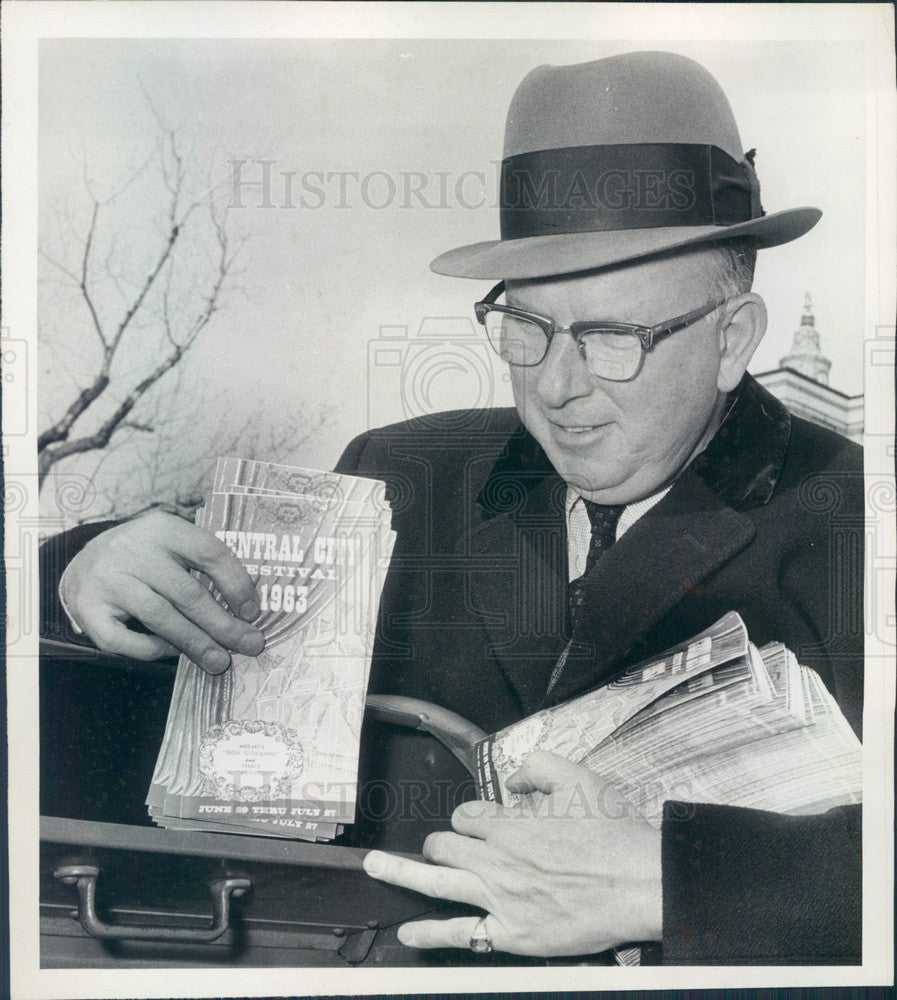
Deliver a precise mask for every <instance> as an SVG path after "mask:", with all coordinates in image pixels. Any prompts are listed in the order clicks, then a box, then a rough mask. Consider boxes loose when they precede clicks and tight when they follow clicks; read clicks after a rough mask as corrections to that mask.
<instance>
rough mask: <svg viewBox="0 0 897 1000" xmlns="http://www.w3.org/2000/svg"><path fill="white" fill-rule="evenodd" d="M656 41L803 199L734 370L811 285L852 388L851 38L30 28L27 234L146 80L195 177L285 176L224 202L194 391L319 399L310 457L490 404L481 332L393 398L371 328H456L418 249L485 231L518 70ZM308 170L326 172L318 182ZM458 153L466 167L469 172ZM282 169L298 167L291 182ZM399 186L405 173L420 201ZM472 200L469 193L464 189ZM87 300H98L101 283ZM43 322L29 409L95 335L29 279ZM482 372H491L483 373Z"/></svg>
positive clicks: (148, 234) (766, 176)
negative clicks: (97, 35)
mask: <svg viewBox="0 0 897 1000" xmlns="http://www.w3.org/2000/svg"><path fill="white" fill-rule="evenodd" d="M662 47H667V48H670V49H671V50H673V51H677V52H680V53H682V54H684V55H689V56H692V57H694V58H696V59H698V60H699V61H700V62H702V63H703V64H704V65H705V66H706V67H707V68H708V69H709V70H710V71H711V72H712V73H713V74H714V75H715V76H716V77H717V79H719V80H720V82H721V83H722V86H723V88H724V90H725V91H726V92H727V94H728V96H729V98H730V101H731V103H732V106H733V109H734V112H735V117H736V120H737V121H738V123H739V127H740V130H741V136H742V141H743V144H744V147H745V148H746V149H747V148H750V147H756V148H757V151H758V152H757V158H756V167H757V172H758V175H759V178H760V182H761V185H762V197H763V203H764V206H765V208H766V210H767V211H769V212H773V211H777V210H780V209H785V208H790V207H796V206H801V205H814V206H818V207H819V208H821V209H822V211H823V218H822V221H821V223H820V224H819V225H818V226H817V227H816V229H814V230H813V231H812V232H811V233H810V234H809V235H807V236H805V237H803V238H802V239H800V240H798V241H796V242H794V243H792V244H788V245H787V246H784V247H780V248H776V249H771V250H767V251H763V252H761V255H760V265H759V268H758V274H757V281H756V286H755V287H756V290H757V291H759V292H760V293H761V294H762V295H763V296H764V297H765V299H766V301H767V304H768V306H769V312H770V326H769V332H768V334H767V337H766V340H765V342H764V343H763V345H762V346H761V348H760V349H759V351H758V353H757V355H756V356H755V360H754V363H753V365H752V370H754V371H763V370H765V369H768V368H774V367H777V365H778V360H779V358H780V357H781V356H782V355H784V354H786V353H787V352H788V350H789V347H790V344H791V337H792V334H793V331H794V330H795V328H796V327H797V326H798V324H799V321H800V315H801V310H802V306H803V299H804V294H805V292H808V291H809V292H810V293H811V294H812V297H813V302H814V307H815V314H816V322H817V328H818V330H819V331H820V334H821V337H822V346H823V350H824V351H825V353H827V354H828V356H829V357H830V358H831V359H832V361H833V366H832V373H831V384H832V385H833V386H835V387H836V388H838V389H840V390H842V391H844V392H847V393H851V394H853V393H858V392H861V391H862V384H863V380H862V329H863V327H862V324H863V292H864V277H865V269H864V252H865V244H864V238H865V234H864V224H863V220H864V215H865V195H866V193H865V190H864V176H865V173H864V170H865V168H864V163H865V134H864V128H865V117H864V115H865V111H864V100H865V98H864V91H863V78H864V77H863V65H862V51H863V50H862V48H861V47H860V46H858V45H849V44H826V45H823V44H819V43H809V42H807V43H794V42H789V43H787V44H786V43H769V42H766V43H763V44H762V45H760V44H757V43H747V44H745V43H734V42H733V43H727V44H721V43H719V42H715V43H714V44H713V45H712V46H711V45H707V44H694V45H688V44H683V43H676V44H675V45H670V46H661V45H658V44H657V43H656V42H650V43H646V44H643V45H640V44H639V43H638V42H632V43H628V44H626V45H625V46H623V45H620V44H606V43H601V42H597V41H582V42H561V41H551V42H534V41H508V42H496V41H482V42H480V41H463V40H457V41H429V40H410V41H409V40H401V41H385V40H334V41H331V40H314V41H280V40H255V41H244V40H238V41H231V40H144V41H128V40H118V39H113V40H51V41H43V42H42V43H41V50H40V179H39V180H40V198H41V200H40V207H41V239H42V243H43V244H44V246H45V247H47V248H48V249H49V250H50V251H51V252H53V253H54V254H57V255H60V256H65V253H66V252H67V251H66V246H65V236H64V231H63V230H64V227H63V221H62V220H63V219H64V217H65V215H64V213H65V212H68V214H69V217H70V219H71V221H72V223H73V225H74V226H75V228H76V229H78V228H81V229H83V228H85V227H86V223H87V218H88V214H87V213H88V208H87V201H86V200H85V197H84V193H83V178H84V176H85V173H86V174H87V175H88V176H89V177H90V178H92V180H93V181H94V183H95V184H96V185H97V187H98V189H99V190H101V191H102V190H105V189H106V188H107V187H109V185H110V183H111V182H113V181H114V179H116V178H121V177H124V176H126V174H127V172H128V171H129V169H131V168H133V167H134V166H136V165H138V164H139V163H141V162H142V160H143V158H144V157H145V156H146V154H147V152H148V150H149V149H150V147H151V143H152V140H153V130H154V125H153V120H152V115H151V112H150V110H149V107H148V104H147V101H146V98H145V96H144V94H146V95H149V96H150V98H151V100H152V102H153V104H154V105H155V107H156V108H157V110H158V111H159V113H160V115H161V116H162V117H163V118H164V119H165V121H166V122H167V123H168V124H169V125H170V126H171V127H173V128H175V129H177V130H178V131H179V132H180V134H181V135H183V136H184V137H185V138H188V139H189V145H190V149H189V158H190V160H191V162H192V163H194V164H196V165H197V166H198V167H199V169H200V171H201V172H209V173H211V174H212V175H213V176H215V177H217V178H222V177H223V178H227V177H229V176H230V174H231V173H232V169H233V168H231V167H230V166H228V161H230V160H246V159H248V158H250V157H260V158H266V159H268V160H272V161H274V164H273V167H272V168H271V169H272V186H271V200H272V202H274V203H275V204H276V205H278V204H282V203H283V202H284V201H285V200H286V199H288V197H289V193H288V192H287V191H286V190H285V188H284V180H283V177H282V174H283V172H295V175H296V176H295V178H294V180H293V182H292V183H293V184H294V189H293V192H292V202H293V207H274V208H264V207H260V201H261V196H260V193H259V191H258V190H256V189H248V188H247V189H245V191H244V194H243V204H244V206H245V207H243V208H242V209H235V210H234V211H233V213H232V218H233V222H234V223H235V225H236V226H237V227H239V228H240V229H242V230H244V231H246V232H248V234H249V242H248V243H247V245H246V248H245V252H244V256H243V268H244V271H243V273H242V274H241V276H240V279H239V284H240V288H241V290H242V293H243V294H241V295H239V296H235V295H232V296H231V297H230V298H229V299H228V300H227V308H226V309H224V310H223V311H222V312H221V313H220V315H219V316H217V317H216V319H215V324H214V326H212V327H210V329H209V330H208V332H207V334H206V335H205V336H206V344H205V348H204V350H203V353H202V354H198V355H197V359H196V360H197V365H196V369H197V370H201V372H202V375H201V378H202V379H203V385H197V386H196V392H197V394H199V395H201V394H202V393H203V392H204V391H205V389H206V388H207V387H209V386H213V387H214V390H215V392H216V393H219V394H222V393H223V394H225V395H226V396H227V397H228V398H229V399H231V400H232V405H233V408H234V409H235V410H238V409H240V408H241V407H242V408H244V409H247V408H248V411H251V410H255V411H258V410H259V409H264V411H265V412H267V413H270V412H272V411H276V410H277V409H278V408H283V409H284V410H286V409H289V408H291V407H294V406H295V405H297V404H299V403H301V404H302V405H303V406H305V407H307V408H308V410H309V412H316V411H318V410H320V409H321V408H323V407H326V408H327V412H328V423H327V425H326V426H325V427H324V428H323V429H322V430H321V431H320V432H319V433H318V434H317V435H316V436H315V437H314V438H313V439H312V440H311V441H310V442H309V443H308V445H307V447H306V448H305V451H304V454H303V456H302V458H303V461H306V462H308V463H309V464H316V465H321V466H328V465H330V464H332V463H333V461H335V459H336V457H337V456H338V454H339V452H340V450H341V448H342V446H343V445H344V444H345V443H346V442H347V441H348V440H349V439H350V438H351V437H352V436H354V435H355V434H357V433H359V432H361V431H362V430H364V429H366V428H367V426H368V425H369V424H375V425H376V424H382V423H385V422H388V421H391V420H397V419H401V418H402V417H403V416H404V415H406V413H407V412H408V411H409V410H410V411H411V412H416V411H419V410H421V409H424V408H426V407H428V406H429V407H432V408H439V409H441V408H447V407H451V406H464V405H475V404H480V405H483V404H490V403H491V404H501V405H506V404H510V393H509V388H508V385H507V382H506V381H505V380H503V379H502V378H501V375H502V371H501V368H500V367H499V366H498V365H496V366H495V367H494V368H491V367H490V368H488V369H486V368H484V367H483V366H484V365H490V366H491V364H492V362H491V361H488V360H481V359H480V355H479V354H478V353H477V352H478V351H479V350H480V349H481V345H479V346H478V345H477V344H476V343H475V344H474V346H472V347H470V348H463V346H462V347H461V348H458V349H457V350H455V355H456V360H457V359H458V358H459V357H461V354H460V353H459V352H460V351H463V350H467V351H468V354H467V355H466V357H468V358H472V359H474V360H471V361H470V362H469V363H459V364H455V365H454V366H453V365H452V364H451V363H449V364H447V365H444V366H442V367H438V366H437V367H433V366H430V367H429V368H428V367H427V366H426V365H424V364H423V363H421V364H420V365H418V368H417V369H416V370H415V371H416V374H413V378H412V381H413V383H414V384H413V385H411V386H410V388H408V387H406V389H407V390H408V391H406V393H405V397H404V400H405V401H404V404H403V399H402V394H401V392H400V390H399V387H398V384H397V378H398V371H397V369H394V368H391V367H390V366H389V365H386V364H382V363H381V362H382V359H384V358H387V359H388V358H389V357H390V356H392V357H394V356H395V353H393V355H388V354H387V355H383V354H381V353H379V352H378V351H377V350H376V349H374V348H372V347H371V344H372V342H376V341H377V340H378V338H379V339H380V340H387V341H389V340H393V339H394V338H395V337H396V336H399V337H401V334H402V329H403V328H407V329H408V331H409V333H410V343H409V345H407V346H401V350H402V351H407V350H411V351H415V352H417V353H418V354H419V353H420V352H421V351H422V350H423V349H424V348H422V347H421V344H420V339H421V338H418V337H416V334H417V331H418V330H419V329H420V327H421V323H422V321H423V320H424V319H425V318H427V317H430V318H435V319H436V320H437V321H439V322H438V324H437V326H432V324H431V327H430V329H431V330H434V329H435V330H436V331H437V333H439V332H441V334H442V335H445V336H447V337H448V338H449V339H458V338H461V340H462V341H463V339H464V337H465V336H466V335H469V334H470V333H471V331H472V328H471V327H470V326H469V319H470V318H472V309H471V303H472V302H473V301H474V300H475V299H476V298H478V297H480V296H481V295H482V294H483V293H484V292H485V291H487V290H488V287H489V285H488V283H481V282H477V281H471V280H466V279H452V278H444V277H440V276H437V275H434V274H432V273H431V272H430V271H429V269H428V264H429V261H430V260H431V259H432V258H433V257H435V256H436V255H437V254H438V253H440V252H442V251H443V250H446V249H449V248H450V247H453V246H456V245H460V244H462V243H468V242H474V241H476V240H480V239H491V238H494V237H495V236H496V235H497V232H498V218H497V211H496V210H495V208H494V202H495V192H494V184H495V178H496V170H495V163H496V161H498V160H500V157H501V149H502V132H503V127H504V118H505V113H506V110H507V106H508V102H509V100H510V97H511V95H512V93H513V91H514V89H515V87H516V85H517V84H518V82H519V81H520V79H521V78H522V77H523V76H524V75H525V74H526V73H527V72H528V71H529V70H530V69H531V68H533V67H534V66H537V65H539V64H542V63H555V64H557V63H571V62H578V61H582V60H587V59H595V58H600V57H602V56H605V55H611V54H614V53H616V52H620V51H625V50H627V49H629V50H631V49H638V48H662ZM243 169H244V173H243V176H244V178H245V179H247V180H254V179H258V178H260V177H261V173H260V170H261V168H260V167H259V166H258V165H253V164H247V165H246V166H245V167H244V168H243ZM312 172H318V173H319V174H328V173H330V174H331V175H334V174H338V173H339V172H346V173H344V174H343V175H342V180H341V179H340V177H339V176H335V177H333V178H332V179H331V180H330V181H329V182H328V181H326V180H324V181H322V179H321V178H320V177H311V176H310V175H311V174H312ZM468 172H473V173H468ZM476 172H484V173H485V175H486V180H485V184H484V183H483V182H482V180H481V178H480V177H479V176H477V174H476ZM350 174H355V175H357V179H356V178H355V177H352V176H350ZM465 174H466V177H464V179H463V182H461V181H460V179H461V178H462V176H463V175H465ZM303 175H305V183H306V185H310V187H306V188H305V189H304V190H303V189H302V187H301V185H302V180H301V178H302V176H303ZM412 175H413V176H412ZM365 179H366V180H365ZM459 183H460V184H461V186H460V188H459V187H458V185H459ZM149 185H150V178H149V176H148V175H147V176H145V177H142V178H141V179H139V180H138V182H137V183H136V184H135V186H134V187H133V189H132V190H131V191H130V193H129V196H130V197H131V202H130V205H131V207H130V208H127V207H125V209H124V211H125V212H126V213H128V212H130V213H131V214H130V217H128V216H127V214H126V215H125V216H124V218H125V220H126V222H127V226H126V227H125V228H124V230H123V231H122V232H121V233H120V236H119V249H118V250H117V251H116V252H117V253H119V254H124V256H123V257H121V260H124V261H125V262H126V263H127V264H128V265H129V266H130V267H131V268H132V269H133V270H134V273H135V274H136V273H139V271H140V264H141V260H142V259H143V258H145V259H146V260H149V258H150V257H151V256H152V255H153V254H154V253H155V252H156V250H157V248H158V240H159V234H158V232H154V231H153V230H151V229H149V228H148V227H147V226H146V225H145V221H144V219H145V216H146V214H147V212H146V211H145V209H146V208H147V206H148V205H150V204H152V200H153V198H154V197H155V195H154V193H153V191H152V189H151V187H150V186H149ZM341 185H344V187H343V188H342V190H341ZM407 185H411V187H417V188H420V189H421V191H420V198H418V197H417V196H415V195H414V194H413V193H410V192H408V190H407ZM440 185H444V186H443V187H440ZM314 187H317V188H319V189H321V191H322V193H321V194H315V193H314V191H312V190H311V188H314ZM303 194H304V196H305V207H302V206H301V205H300V204H299V201H300V196H302V195H303ZM421 200H423V201H424V202H426V205H422V204H421V203H420V201H421ZM483 200H485V201H486V202H487V207H485V208H483V207H466V206H473V205H479V203H480V202H481V201H483ZM122 202H123V204H124V205H127V199H126V198H125V199H122ZM428 206H429V207H428ZM141 216H143V218H142V217H141ZM110 218H111V216H110ZM119 225H121V222H120V221H119ZM122 246H124V247H125V250H122V249H121V247H122ZM125 251H126V252H125ZM108 309H109V316H110V317H112V316H114V304H113V302H112V300H111V299H110V300H109V305H108ZM41 331H42V336H43V337H44V338H45V340H46V341H47V342H48V343H49V344H55V345H57V347H58V353H51V351H50V349H49V348H47V349H45V350H44V351H43V353H42V355H41V359H40V360H41V373H42V374H41V379H42V383H41V387H42V394H41V403H42V407H41V408H42V411H43V412H44V413H45V414H48V413H53V412H55V409H54V408H57V409H58V406H59V405H61V402H62V401H64V400H66V398H67V397H66V393H67V392H68V393H70V387H71V386H72V385H73V384H74V383H75V382H77V380H78V379H79V378H80V377H82V375H83V365H86V364H87V363H88V362H87V361H85V362H83V363H82V362H80V361H79V360H78V357H77V356H79V355H80V356H82V357H84V358H89V357H90V352H91V351H92V350H94V348H95V343H94V341H93V340H92V339H91V334H90V331H89V326H88V316H87V314H86V310H84V308H83V305H82V304H80V303H78V302H77V300H76V298H75V297H73V296H71V295H68V296H67V293H64V292H63V290H62V287H61V286H60V285H59V284H58V283H56V282H50V283H45V284H44V285H43V286H42V291H41ZM448 354H449V357H450V356H451V354H452V351H451V350H450V351H449V352H448ZM416 356H417V354H415V357H416ZM482 357H483V359H485V358H486V355H485V354H484V355H483V356H482ZM369 358H371V359H373V360H371V361H370V362H369ZM63 362H64V364H65V370H63ZM465 364H467V367H466V368H465ZM483 371H488V372H489V373H492V374H491V376H490V377H489V378H487V380H486V381H483V378H482V377H481V375H482V372H483ZM406 374H407V372H406ZM191 377H196V378H199V377H200V376H195V375H192V376H191ZM409 393H410V395H409ZM412 397H413V398H412ZM261 399H264V400H265V401H266V403H265V406H264V407H260V406H259V404H258V401H259V400H261Z"/></svg>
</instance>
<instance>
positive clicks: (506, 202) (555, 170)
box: [500, 142, 764, 240]
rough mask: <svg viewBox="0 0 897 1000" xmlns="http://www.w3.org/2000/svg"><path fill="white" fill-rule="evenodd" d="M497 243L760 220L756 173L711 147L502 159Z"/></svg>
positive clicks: (623, 147)
mask: <svg viewBox="0 0 897 1000" xmlns="http://www.w3.org/2000/svg"><path fill="white" fill-rule="evenodd" d="M500 205H501V238H502V239H503V240H514V239H521V238H523V237H526V236H549V235H553V234H558V233H585V232H600V231H605V230H620V229H655V228H665V227H669V226H732V225H736V224H737V223H739V222H748V221H749V220H750V219H752V218H758V217H759V216H761V215H763V214H764V213H763V209H762V208H761V207H760V187H759V184H758V182H757V175H756V174H755V173H754V170H753V167H752V166H751V165H750V163H749V162H748V161H747V160H743V161H742V162H741V163H739V162H738V161H736V160H734V159H732V157H731V156H729V154H728V153H725V152H724V151H723V150H722V149H720V148H719V147H718V146H710V145H698V144H693V143H662V142H657V143H629V144H615V145H601V146H566V147H564V148H561V149H541V150H537V151H535V152H532V153H519V154H518V155H516V156H509V157H508V158H507V159H505V160H503V161H502V167H501V190H500Z"/></svg>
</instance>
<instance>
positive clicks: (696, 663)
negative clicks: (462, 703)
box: [477, 612, 863, 965]
mask: <svg viewBox="0 0 897 1000" xmlns="http://www.w3.org/2000/svg"><path fill="white" fill-rule="evenodd" d="M540 749H541V750H550V751H552V752H554V753H556V754H560V755H561V756H563V757H566V758H567V759H569V760H572V761H574V762H576V763H580V764H584V765H585V766H586V767H588V768H589V769H590V770H591V771H594V772H595V773H596V774H598V775H600V776H601V777H602V778H603V779H604V780H605V781H606V782H607V783H608V785H609V786H611V787H612V789H613V792H614V793H615V795H619V796H620V797H621V798H622V800H623V801H624V802H626V803H628V804H629V806H630V807H631V808H632V809H633V811H635V812H636V813H638V814H640V815H642V816H644V817H645V819H647V820H648V822H649V823H651V824H652V825H654V826H658V827H659V826H660V823H661V820H662V816H663V804H664V802H665V801H668V800H671V801H679V802H704V803H716V804H719V805H730V806H745V807H750V808H754V809H767V810H770V811H773V812H781V813H793V814H799V813H818V812H824V811H825V810H826V809H829V808H831V807H833V806H838V805H847V804H852V803H858V802H860V801H861V800H862V777H863V775H862V747H861V745H860V742H859V740H858V739H857V737H856V736H855V735H854V732H853V730H852V729H851V727H850V724H849V723H848V722H847V720H846V719H845V718H844V716H843V715H842V714H841V710H840V709H839V707H838V704H837V702H836V701H835V700H834V698H832V696H831V695H830V694H829V692H828V690H827V689H826V687H825V685H824V684H823V683H822V681H821V680H820V678H819V676H818V674H816V673H815V671H813V670H808V669H807V668H805V667H803V666H801V665H800V664H799V663H798V662H797V660H796V659H795V657H794V655H793V654H792V653H791V652H790V651H789V650H788V649H786V648H785V647H784V646H783V645H782V644H781V643H770V644H768V645H766V646H763V647H762V648H761V649H758V648H757V647H756V646H754V645H753V644H752V643H750V642H749V641H748V634H747V630H746V628H745V626H744V623H743V622H742V620H741V618H740V617H739V616H738V615H737V614H735V613H734V612H730V613H729V614H727V615H726V616H725V617H723V618H721V619H720V620H719V621H718V622H717V623H716V624H715V625H713V626H712V627H711V628H709V629H707V631H706V632H702V633H701V634H700V635H698V636H695V638H694V639H692V640H691V641H689V642H686V643H683V644H681V645H679V646H675V647H674V648H672V649H670V650H668V651H667V652H666V653H665V654H664V655H663V656H661V657H659V658H658V659H656V660H651V661H649V662H646V663H641V664H639V665H637V666H635V667H632V668H630V669H629V670H627V671H626V672H625V673H624V674H623V675H622V676H620V677H619V678H617V679H616V680H615V681H613V682H611V683H610V684H608V685H607V686H606V687H604V688H601V689H600V690H598V691H595V692H593V693H591V694H586V695H583V696H582V697H580V698H577V699H575V700H573V701H570V702H567V703H566V704H563V705H558V706H557V707H554V708H550V709H545V710H543V711H541V712H538V713H537V714H536V715H533V716H530V717H529V718H527V719H524V720H523V721H521V722H518V723H516V724H515V725H513V726H509V727H508V728H507V729H503V730H502V731H501V732H499V733H496V734H495V735H493V736H489V737H487V738H486V739H484V740H481V741H480V743H478V744H477V769H478V774H477V787H478V791H479V794H480V797H481V798H485V799H489V800H493V801H499V802H502V803H505V804H509V805H511V804H514V803H516V802H518V801H519V800H520V799H521V798H523V796H521V795H518V794H515V793H513V792H510V791H509V790H508V788H507V786H506V784H505V782H506V780H507V778H508V777H509V776H510V775H511V774H513V772H514V771H515V770H516V769H517V768H518V767H519V766H520V765H521V764H522V763H523V761H524V759H525V758H526V757H527V755H528V754H530V753H531V752H532V751H533V750H540ZM599 805H600V804H599ZM613 808H614V810H617V809H618V808H619V806H618V805H614V806H613ZM615 951H616V960H617V962H618V963H620V964H621V965H637V964H639V961H640V949H639V948H638V947H637V946H635V947H630V948H618V949H616V950H615Z"/></svg>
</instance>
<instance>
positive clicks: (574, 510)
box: [567, 483, 672, 580]
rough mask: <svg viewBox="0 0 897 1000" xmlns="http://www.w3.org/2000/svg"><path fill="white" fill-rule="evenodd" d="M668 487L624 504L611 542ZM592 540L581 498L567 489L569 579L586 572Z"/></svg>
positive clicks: (658, 500)
mask: <svg viewBox="0 0 897 1000" xmlns="http://www.w3.org/2000/svg"><path fill="white" fill-rule="evenodd" d="M671 488H672V483H671V484H670V485H669V486H665V487H664V488H663V489H662V490H658V491H657V493H652V494H651V496H649V497H645V499H644V500H637V501H636V502H635V503H630V504H627V505H626V507H625V508H624V509H623V513H622V514H621V515H620V520H619V521H618V522H617V533H616V535H615V536H614V541H619V540H620V538H621V537H622V536H623V534H624V533H625V532H627V531H628V530H629V529H630V528H631V527H632V526H633V524H635V522H636V521H637V520H638V519H639V518H640V517H641V516H642V514H646V513H647V512H648V511H649V510H650V509H651V508H652V507H653V506H654V504H656V503H659V502H660V501H661V500H662V499H663V498H664V497H665V496H666V495H667V493H669V491H670V489H671ZM591 538H592V525H591V523H590V522H589V515H588V513H587V512H586V505H585V504H584V503H583V499H582V497H581V496H580V495H579V494H578V493H577V492H576V490H574V489H573V487H572V486H568V487H567V565H568V567H569V579H570V580H576V579H577V578H578V577H580V576H582V574H583V573H585V571H586V557H587V556H588V554H589V542H590V541H591Z"/></svg>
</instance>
